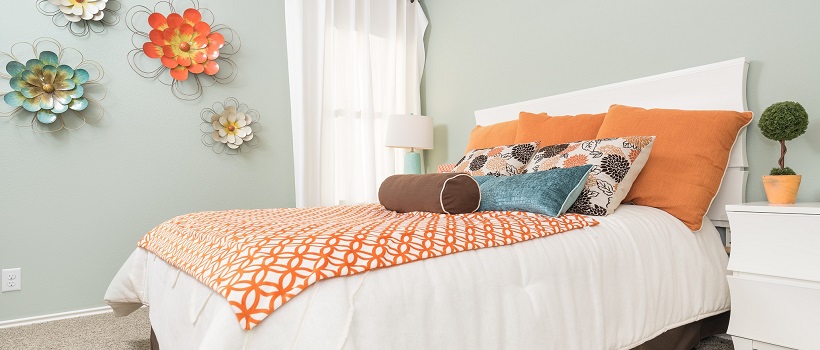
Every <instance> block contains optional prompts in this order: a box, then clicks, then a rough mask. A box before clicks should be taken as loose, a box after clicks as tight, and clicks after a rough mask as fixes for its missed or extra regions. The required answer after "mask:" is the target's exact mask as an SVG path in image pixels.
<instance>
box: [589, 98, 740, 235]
mask: <svg viewBox="0 0 820 350" xmlns="http://www.w3.org/2000/svg"><path fill="white" fill-rule="evenodd" d="M751 121H752V113H751V112H735V111H696V110H675V109H643V108H637V107H627V106H621V105H612V107H610V108H609V112H608V113H607V115H606V117H605V118H604V123H603V124H602V125H601V129H600V130H599V131H598V137H599V138H605V137H621V136H626V135H655V136H657V139H656V141H655V145H654V146H653V148H652V158H651V159H649V161H648V162H647V163H646V166H645V167H644V170H643V172H642V173H641V176H640V177H639V178H638V179H637V180H636V181H635V184H634V185H633V186H632V189H631V190H630V191H629V194H627V196H626V198H624V200H626V201H631V202H633V203H635V204H639V205H646V206H651V207H655V208H659V209H662V210H664V211H666V212H668V213H669V214H672V215H673V216H675V217H677V218H678V219H680V220H681V221H683V222H684V223H685V224H686V226H688V227H689V229H691V230H692V231H698V230H700V228H701V225H702V224H703V217H704V216H705V215H706V213H707V212H708V211H709V206H710V205H711V203H712V200H713V199H714V198H715V195H716V194H717V192H718V189H719V188H720V183H721V182H722V180H723V173H724V172H725V171H726V167H727V165H728V163H729V153H730V151H731V150H732V145H734V143H735V140H736V139H737V136H738V134H739V133H740V131H741V130H743V128H744V127H746V125H749V123H750V122H751Z"/></svg>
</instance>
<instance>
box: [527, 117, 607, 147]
mask: <svg viewBox="0 0 820 350" xmlns="http://www.w3.org/2000/svg"><path fill="white" fill-rule="evenodd" d="M604 116H606V113H600V114H579V115H575V116H571V115H567V116H557V117H555V116H548V115H546V114H543V113H542V114H533V113H528V112H521V113H520V114H519V115H518V131H517V132H516V134H515V143H524V142H532V141H539V142H541V144H542V145H545V146H546V145H557V144H559V143H567V142H574V141H580V140H593V139H596V138H597V137H596V135H598V129H600V128H601V124H602V123H603V122H604Z"/></svg>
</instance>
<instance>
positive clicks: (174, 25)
mask: <svg viewBox="0 0 820 350" xmlns="http://www.w3.org/2000/svg"><path fill="white" fill-rule="evenodd" d="M148 24H149V25H151V28H154V29H152V30H151V32H150V33H149V34H148V38H149V39H151V41H149V42H147V43H145V44H143V46H142V50H143V52H145V55H146V56H148V57H151V58H159V59H160V60H161V61H162V64H163V65H164V66H165V67H168V68H170V72H171V77H172V78H174V79H176V80H180V81H182V80H185V79H188V72H191V73H193V74H199V73H203V72H204V73H205V74H208V75H214V74H216V73H217V72H218V71H219V64H218V63H217V62H216V61H215V60H216V59H217V58H218V57H219V49H221V48H222V47H223V46H224V45H225V37H223V36H222V34H219V33H215V32H211V26H210V25H208V23H205V22H203V21H202V14H201V13H200V12H199V11H197V10H196V9H193V8H189V9H187V10H185V12H184V13H183V14H182V16H180V15H179V14H178V13H172V14H170V15H168V17H167V18H166V17H165V16H164V15H162V14H161V13H157V12H155V13H152V14H151V15H150V16H148Z"/></svg>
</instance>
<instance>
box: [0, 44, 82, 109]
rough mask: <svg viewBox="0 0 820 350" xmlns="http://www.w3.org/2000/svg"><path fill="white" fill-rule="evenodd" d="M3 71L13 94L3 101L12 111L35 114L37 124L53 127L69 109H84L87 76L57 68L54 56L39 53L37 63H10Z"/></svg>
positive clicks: (80, 71) (77, 70) (56, 57)
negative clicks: (9, 78) (6, 73)
mask: <svg viewBox="0 0 820 350" xmlns="http://www.w3.org/2000/svg"><path fill="white" fill-rule="evenodd" d="M6 71H8V73H9V74H10V75H11V80H10V81H9V85H11V88H12V89H14V91H11V92H9V93H7V94H6V95H5V96H4V97H3V99H4V100H5V101H6V103H8V104H9V105H10V106H12V107H23V109H25V110H27V111H29V112H32V113H36V116H37V120H39V121H40V122H41V123H44V124H51V123H54V122H55V121H57V116H59V115H60V114H62V113H64V112H66V111H68V110H69V109H71V110H74V111H82V110H84V109H86V108H87V107H88V100H86V99H85V98H84V97H83V93H84V89H83V84H85V83H86V82H88V79H89V74H88V72H87V71H86V70H85V69H73V68H71V67H69V66H67V65H60V62H59V57H58V56H57V54H55V53H54V52H51V51H43V52H41V53H40V57H39V59H37V58H33V59H30V60H28V62H26V64H25V65H23V64H22V63H20V62H17V61H11V62H9V63H8V64H7V65H6Z"/></svg>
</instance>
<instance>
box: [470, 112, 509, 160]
mask: <svg viewBox="0 0 820 350" xmlns="http://www.w3.org/2000/svg"><path fill="white" fill-rule="evenodd" d="M516 130H518V120H510V121H508V122H501V123H497V124H492V125H487V126H480V125H476V127H475V128H473V131H472V132H470V141H468V142H467V150H466V151H465V153H466V152H470V151H472V150H474V149H482V148H492V147H496V146H504V145H511V144H514V143H515V132H516Z"/></svg>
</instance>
